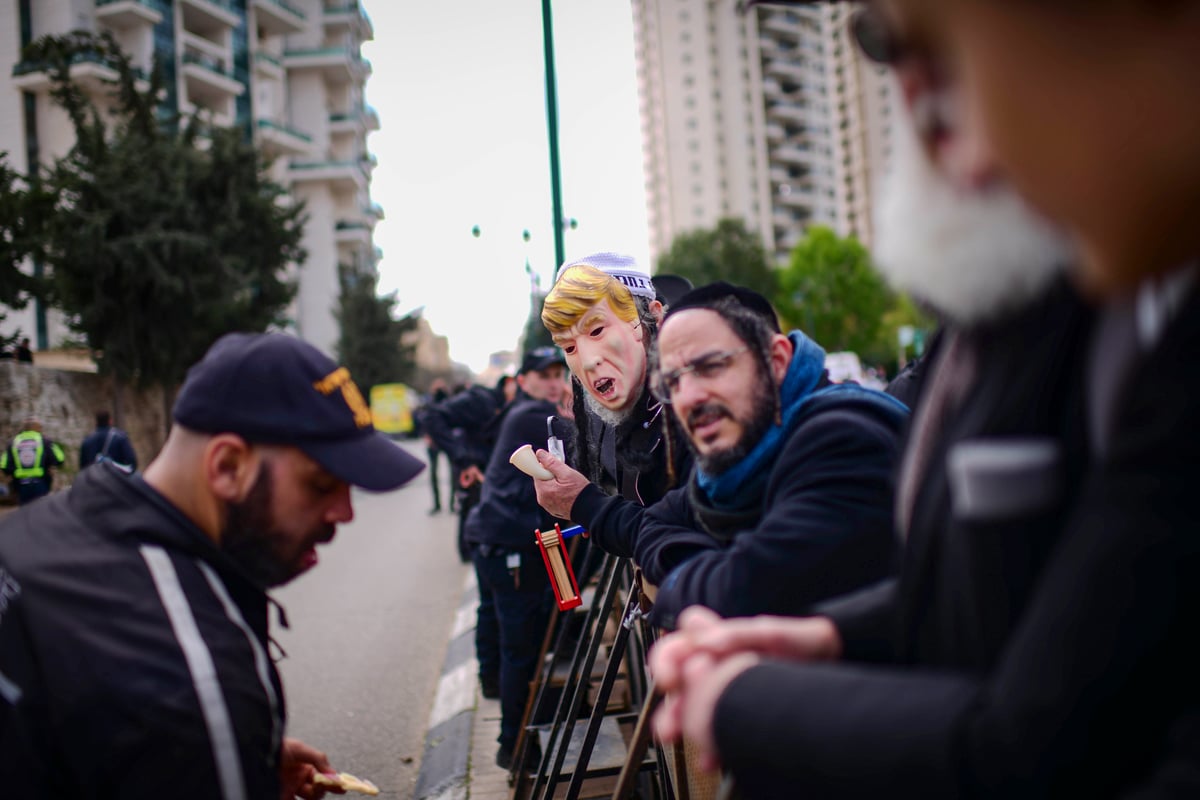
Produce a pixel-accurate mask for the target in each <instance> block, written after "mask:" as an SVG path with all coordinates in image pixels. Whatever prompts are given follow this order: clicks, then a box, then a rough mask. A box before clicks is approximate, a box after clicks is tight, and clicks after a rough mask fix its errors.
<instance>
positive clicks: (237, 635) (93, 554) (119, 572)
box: [0, 464, 285, 800]
mask: <svg viewBox="0 0 1200 800" xmlns="http://www.w3.org/2000/svg"><path fill="white" fill-rule="evenodd" d="M267 610H268V600H267V596H266V594H265V593H264V592H263V591H262V590H261V589H259V588H257V587H256V586H254V585H253V584H252V583H250V581H249V580H248V579H246V578H245V577H243V575H242V573H240V572H239V571H238V569H237V567H236V566H235V565H234V564H233V563H232V562H230V561H229V560H228V559H227V558H225V557H224V555H223V554H222V553H220V552H219V551H218V550H217V548H216V546H215V545H214V544H213V542H212V540H210V539H209V538H208V537H207V536H205V534H204V533H203V532H202V531H200V530H199V529H198V528H196V527H195V525H193V524H192V523H191V522H190V521H189V520H188V519H187V518H186V517H184V516H183V514H181V513H180V512H179V511H178V510H177V509H175V508H174V507H173V506H172V505H170V504H169V503H168V502H167V501H166V499H165V498H163V497H162V496H161V495H159V494H158V493H157V492H155V491H154V490H153V489H152V488H150V486H149V485H148V484H146V483H145V482H144V481H143V480H142V479H141V477H140V476H137V475H126V474H124V473H123V472H122V471H120V470H119V469H117V468H116V467H115V466H114V465H112V464H101V465H97V466H95V467H92V468H89V469H87V470H84V471H83V472H81V473H80V474H79V476H78V477H77V478H76V479H75V483H74V484H73V485H72V487H71V488H70V489H69V490H68V491H66V492H60V493H58V494H56V495H53V496H51V497H49V498H46V499H44V500H39V501H38V502H36V503H34V504H32V505H30V506H27V507H25V508H22V509H21V510H19V511H16V512H14V513H13V514H11V515H10V516H9V517H7V518H6V519H5V520H4V521H3V523H0V786H3V787H4V788H3V791H2V792H0V793H2V794H3V795H4V796H5V797H12V798H18V797H21V798H38V800H58V799H59V798H61V800H89V799H94V800H100V799H101V798H105V799H107V798H116V797H121V798H155V797H171V798H182V799H183V800H187V799H188V798H195V800H201V799H202V798H203V800H210V798H217V797H228V796H233V794H232V793H226V792H223V791H222V786H240V787H241V792H242V796H244V797H246V798H256V799H260V798H261V799H265V798H277V797H278V796H279V772H278V764H279V753H280V743H281V740H282V735H283V729H284V716H285V715H284V706H283V695H282V689H281V686H280V683H279V676H278V675H277V674H276V671H275V667H274V665H273V664H272V663H271V660H270V658H269V657H268V650H267ZM185 654H186V655H185Z"/></svg>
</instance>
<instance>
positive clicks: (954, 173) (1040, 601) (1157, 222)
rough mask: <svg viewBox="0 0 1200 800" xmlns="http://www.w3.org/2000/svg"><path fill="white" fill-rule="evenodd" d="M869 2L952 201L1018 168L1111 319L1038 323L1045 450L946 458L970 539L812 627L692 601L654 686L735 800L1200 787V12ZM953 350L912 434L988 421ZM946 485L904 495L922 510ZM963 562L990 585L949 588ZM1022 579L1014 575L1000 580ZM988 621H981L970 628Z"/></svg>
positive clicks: (1191, 8)
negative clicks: (1199, 629)
mask: <svg viewBox="0 0 1200 800" xmlns="http://www.w3.org/2000/svg"><path fill="white" fill-rule="evenodd" d="M868 9H869V11H868V12H867V13H868V14H869V16H868V17H866V18H859V20H860V22H861V21H863V20H864V19H865V22H866V23H869V25H868V27H866V28H864V29H863V30H860V31H859V34H860V41H862V42H863V43H864V45H866V47H865V49H867V51H868V53H871V54H872V55H874V56H875V57H877V58H881V59H883V60H886V61H888V62H889V63H891V64H892V65H893V66H894V67H895V68H896V70H897V73H898V75H899V77H900V79H901V84H902V86H903V87H904V89H905V94H906V97H907V98H908V100H909V102H910V105H911V106H912V107H913V108H914V110H915V111H916V112H917V114H916V116H917V124H918V126H919V130H920V132H921V133H922V134H924V136H923V144H925V145H926V146H927V152H928V154H929V156H930V157H931V159H932V160H933V161H934V163H935V164H936V166H937V168H938V169H939V171H940V172H941V173H942V174H943V175H945V176H946V177H947V179H948V180H949V181H950V182H951V186H952V188H953V189H954V191H955V192H957V193H959V194H960V195H961V194H970V193H978V192H980V191H986V190H989V189H993V188H995V187H996V186H998V185H1000V182H1001V181H1003V180H1011V181H1012V183H1013V184H1014V185H1015V186H1016V187H1017V188H1018V189H1019V190H1020V191H1021V192H1022V194H1024V196H1025V197H1026V198H1027V199H1028V200H1029V201H1030V202H1031V203H1032V204H1033V205H1035V206H1036V207H1037V208H1038V209H1040V210H1041V211H1043V212H1044V213H1045V214H1046V215H1047V216H1048V217H1050V218H1051V219H1053V220H1055V221H1056V222H1058V223H1059V224H1061V225H1062V226H1063V227H1064V228H1065V229H1066V230H1068V231H1069V232H1070V233H1071V235H1072V237H1073V238H1074V240H1075V242H1076V244H1077V246H1078V248H1079V252H1080V258H1079V262H1078V268H1077V269H1075V270H1073V271H1072V279H1073V282H1074V283H1075V285H1076V286H1077V287H1079V288H1080V289H1081V290H1082V291H1083V292H1084V293H1086V295H1087V297H1088V299H1089V301H1090V302H1091V304H1093V305H1094V307H1095V309H1096V313H1097V314H1098V320H1097V322H1096V325H1095V328H1094V331H1092V332H1091V333H1090V336H1091V338H1090V340H1089V341H1086V342H1085V345H1084V346H1083V347H1077V346H1073V345H1071V344H1070V343H1069V342H1070V340H1071V339H1073V338H1075V336H1074V334H1071V333H1069V328H1070V322H1069V319H1068V315H1069V312H1067V311H1063V312H1061V313H1060V314H1059V315H1057V317H1056V318H1051V319H1049V320H1042V322H1043V324H1050V325H1053V324H1055V323H1057V324H1058V325H1059V326H1060V330H1061V331H1062V332H1063V333H1065V334H1066V336H1067V338H1066V339H1059V340H1055V339H1051V340H1035V341H1030V342H1029V344H1030V346H1031V348H1034V349H1031V350H1030V352H1031V353H1036V354H1038V356H1039V359H1040V356H1041V354H1042V353H1045V352H1051V353H1053V352H1054V351H1062V352H1065V353H1066V356H1067V357H1066V358H1065V359H1063V363H1062V366H1063V367H1064V368H1065V369H1066V370H1067V371H1069V372H1071V373H1074V374H1073V375H1072V377H1070V378H1069V379H1068V381H1067V386H1066V387H1065V389H1066V390H1067V391H1068V392H1069V391H1071V390H1074V391H1076V392H1078V393H1080V394H1082V396H1083V401H1082V402H1079V403H1072V402H1070V401H1069V399H1068V401H1067V402H1065V403H1064V402H1062V401H1061V400H1052V401H1051V402H1050V403H1046V398H1044V397H1043V396H1041V393H1043V392H1045V393H1047V394H1054V393H1055V392H1056V388H1055V387H1053V386H1041V385H1037V384H1036V383H1034V384H1030V385H1029V388H1028V389H1027V392H1026V395H1025V399H1026V400H1027V401H1030V402H1031V403H1033V404H1036V405H1042V404H1047V405H1055V404H1057V405H1059V406H1060V408H1061V410H1063V411H1065V412H1066V414H1067V416H1068V420H1069V421H1067V422H1060V427H1059V430H1060V435H1059V436H1058V437H1057V441H1056V444H1057V445H1059V446H1058V447H1057V448H1054V447H1049V448H1048V447H1046V446H1045V444H1046V443H1045V442H1041V443H1039V442H1033V443H1030V442H1024V443H1021V442H1018V441H1013V440H1012V439H1011V438H1010V439H1009V441H1007V442H1005V443H1003V444H1004V445H1005V447H1003V448H1001V449H999V450H998V449H996V448H995V447H988V446H986V445H988V444H989V443H987V442H975V443H970V442H962V444H964V445H968V446H965V447H960V448H959V449H958V450H957V451H956V453H951V454H949V457H947V459H946V460H947V470H946V471H947V482H948V483H949V492H950V495H951V497H950V501H951V504H952V507H953V510H954V513H955V514H956V516H957V517H958V518H959V519H960V520H961V521H963V522H965V523H973V525H974V528H973V530H972V531H970V533H971V534H972V535H971V536H967V537H962V536H960V537H958V538H957V539H955V538H951V537H948V536H941V537H936V538H934V539H932V540H929V541H925V542H918V541H910V545H909V553H908V554H907V556H906V563H905V569H904V572H903V573H902V576H901V580H900V585H899V589H900V593H899V594H898V595H894V596H893V597H892V598H890V599H889V598H886V597H885V598H882V599H881V600H880V601H877V602H874V603H864V602H862V598H851V600H850V601H848V602H849V605H844V606H842V607H841V609H838V608H834V609H832V610H831V612H830V613H829V614H827V615H825V616H822V617H814V618H811V619H806V620H798V621H780V620H769V619H761V620H755V621H753V623H749V624H747V623H739V622H737V621H733V622H728V623H721V622H718V621H716V620H714V619H713V618H711V616H709V615H706V614H703V613H701V612H689V614H685V615H684V616H685V619H684V621H683V629H684V632H683V633H682V634H681V635H680V636H679V637H678V638H676V639H673V640H668V641H666V642H665V645H666V646H665V647H663V648H662V649H661V650H660V651H659V652H657V653H655V654H653V656H652V658H653V661H654V665H653V666H654V671H655V674H656V676H657V678H658V679H659V685H660V686H663V687H664V688H666V689H667V690H668V691H673V692H676V693H677V694H676V696H675V698H674V699H672V700H670V701H668V706H667V707H666V713H664V714H663V715H661V716H660V718H659V719H658V729H659V732H660V733H661V734H662V735H664V736H666V737H668V738H673V737H674V736H676V735H678V733H679V732H680V730H681V729H682V730H685V731H687V733H688V734H689V735H690V736H692V737H696V738H697V739H698V740H699V741H701V742H702V743H703V744H704V746H705V747H707V748H708V752H709V762H710V764H714V765H715V764H716V763H718V761H720V762H723V763H724V764H725V765H726V766H727V767H729V768H730V769H732V771H733V772H734V774H735V776H736V777H737V780H738V783H739V784H740V785H741V787H742V788H743V790H744V792H745V794H746V795H747V796H759V797H775V796H784V795H790V794H793V793H794V792H795V791H797V790H803V791H805V792H808V793H811V794H813V795H815V796H821V797H870V796H879V795H880V794H881V793H884V792H886V793H888V794H890V795H899V796H914V797H916V796H920V797H922V798H936V797H964V796H966V797H970V796H994V797H1021V798H1026V797H1067V796H1088V797H1137V798H1151V797H1189V796H1195V795H1196V794H1197V791H1200V756H1198V755H1197V754H1198V753H1200V734H1198V731H1200V725H1198V724H1197V720H1198V719H1200V715H1198V713H1197V708H1198V707H1200V690H1198V689H1197V686H1196V681H1195V677H1194V676H1195V674H1196V671H1197V668H1198V667H1200V663H1198V662H1197V656H1196V655H1195V647H1194V646H1193V641H1192V640H1193V639H1194V635H1195V631H1194V624H1193V620H1194V619H1195V618H1196V616H1197V615H1198V614H1200V542H1198V541H1197V537H1196V535H1195V520H1194V513H1193V512H1192V511H1191V503H1190V499H1191V495H1192V494H1193V493H1194V491H1195V486H1196V485H1197V484H1198V483H1200V470H1198V468H1197V466H1196V459H1195V453H1196V452H1197V450H1200V420H1198V418H1197V415H1196V414H1195V413H1194V406H1195V397H1196V396H1197V394H1198V393H1200V387H1197V386H1195V385H1193V384H1195V382H1196V380H1197V379H1196V370H1195V369H1194V361H1195V354H1196V353H1197V352H1200V292H1198V289H1197V287H1198V282H1197V279H1196V276H1195V271H1196V263H1197V260H1198V259H1200V227H1197V226H1196V224H1195V219H1196V211H1197V209H1200V145H1198V144H1197V143H1198V142H1200V85H1197V83H1196V81H1195V80H1194V76H1195V75H1196V74H1197V71H1198V70H1200V50H1198V49H1197V48H1196V46H1195V43H1196V41H1198V40H1200V5H1197V4H1196V3H1193V2H1173V3H1148V2H1147V3H1143V2H1131V3H1116V2H1111V3H1110V2H1096V3H1087V4H1079V3H1071V2H1053V1H1052V2H1044V3H1008V2H1001V0H979V2H956V1H954V0H894V1H893V2H886V3H884V2H881V3H879V4H877V5H875V6H869V7H868ZM1067 29H1069V30H1070V32H1071V33H1070V36H1068V37H1065V38H1064V37H1063V36H1062V31H1063V30H1067ZM1017 87H1020V89H1019V90H1018V89H1017ZM1130 108H1136V109H1137V111H1136V113H1130ZM1116 163H1119V167H1114V164H1116ZM1010 335H1014V336H1017V337H1020V336H1022V335H1023V332H1022V331H1019V330H1014V331H1010ZM964 343H966V342H965V341H964ZM968 344H969V343H968ZM956 349H961V348H956ZM970 349H971V348H966V350H965V352H967V353H969V351H970ZM949 355H950V354H949V353H947V354H946V355H944V356H943V357H942V359H941V360H942V361H946V362H947V363H949V364H952V365H953V367H954V368H953V369H951V370H949V372H948V373H947V372H946V370H944V369H942V365H941V364H939V365H938V366H937V368H936V369H935V372H934V374H933V377H932V378H931V380H932V383H931V384H930V385H929V386H928V387H927V388H926V390H925V396H924V398H923V400H922V407H921V408H920V409H919V410H918V415H917V420H916V423H915V427H916V428H917V430H916V431H914V441H915V442H916V443H917V444H918V445H919V443H920V442H921V440H922V438H923V437H922V435H921V431H920V428H921V427H922V421H921V417H922V416H926V417H929V418H930V419H931V420H933V422H934V424H936V423H937V422H939V421H940V420H941V419H943V418H947V415H949V416H948V418H950V419H955V418H957V423H956V424H959V425H963V426H965V425H967V424H968V422H967V421H968V419H969V417H970V416H971V415H973V414H975V413H976V411H977V409H979V408H982V410H984V411H985V412H986V405H983V406H982V407H981V399H980V398H981V396H979V395H975V394H973V393H967V394H965V395H964V393H963V389H964V388H969V387H971V386H972V385H973V384H976V383H977V382H978V380H979V379H978V378H977V377H972V373H975V375H978V370H980V369H984V368H985V362H976V363H975V364H974V365H972V362H973V361H975V359H973V358H971V357H970V356H969V355H968V356H967V357H954V358H950V357H949ZM1053 357H1054V358H1061V354H1060V353H1055V355H1054V356H1053ZM991 366H992V365H991V364H990V363H988V364H986V368H987V369H990V368H991ZM1036 369H1037V371H1041V367H1037V368H1036ZM940 373H946V375H947V377H943V375H942V374H940ZM1009 374H1011V375H1018V372H1017V371H1016V370H1015V369H1014V370H1011V371H1010V372H1009ZM1043 374H1045V373H1043ZM1059 387H1060V388H1063V387H1061V384H1059ZM1040 413H1041V412H1038V414H1040ZM1072 422H1073V423H1074V424H1075V426H1076V427H1078V428H1081V429H1082V430H1080V431H1076V432H1075V434H1074V436H1075V438H1076V440H1079V439H1082V440H1083V445H1082V448H1079V446H1078V445H1077V446H1076V447H1077V449H1083V450H1084V451H1085V453H1086V459H1087V462H1086V464H1085V465H1084V466H1083V467H1082V468H1080V467H1079V466H1078V464H1075V465H1074V466H1073V465H1072V458H1071V455H1072V451H1071V448H1070V446H1069V445H1070V441H1071V438H1070V434H1069V431H1068V429H1069V427H1070V425H1071V423H1072ZM993 444H994V443H993ZM1031 444H1032V445H1033V446H1030V445H1031ZM979 445H985V446H983V447H980V446H979ZM922 449H923V448H921V447H919V446H918V447H916V448H914V447H910V450H909V453H908V454H906V462H907V463H906V469H909V470H911V469H914V468H916V469H921V466H920V465H921V464H922V463H924V464H929V463H936V462H931V458H938V456H937V453H938V451H937V450H936V449H931V450H925V452H922ZM904 482H905V480H904V478H902V484H903V483H904ZM915 486H916V487H920V483H919V482H918V483H917V484H916V485H915ZM944 491H946V489H945V488H944V487H938V486H936V485H934V486H926V487H924V488H923V489H922V488H916V491H915V492H914V497H915V498H916V505H915V506H914V508H919V507H920V505H921V504H922V502H923V498H927V497H929V496H930V495H931V493H933V492H944ZM902 495H903V492H902ZM1064 497H1065V500H1064ZM907 507H908V506H907V505H906V504H905V502H904V500H903V498H902V499H901V501H900V504H899V506H898V512H899V514H898V516H899V518H900V521H901V525H902V526H903V525H905V524H906V517H907V524H908V525H909V526H910V527H909V529H910V530H911V532H912V535H916V533H917V532H918V527H917V526H918V525H919V523H918V517H917V516H911V515H906V514H905V510H906V508H907ZM1046 509H1051V510H1053V509H1058V510H1059V512H1060V514H1059V517H1058V520H1057V524H1055V525H1053V526H1052V527H1049V528H1046V527H1040V528H1039V529H1038V531H1037V532H1038V533H1040V534H1041V535H1040V536H1032V537H1030V536H1028V535H1027V531H1026V529H1025V517H1026V516H1027V515H1030V514H1034V515H1036V514H1039V513H1043V512H1044V511H1045V510H1046ZM1014 512H1015V513H1014ZM1000 558H1004V559H1007V560H999V559H1000ZM964 565H974V569H975V572H974V573H973V574H974V575H976V576H981V577H984V578H985V581H984V583H983V584H982V585H981V586H980V587H979V589H981V590H982V591H977V590H974V591H973V590H971V589H970V588H968V587H967V586H966V585H965V582H964V583H963V584H960V585H959V587H958V588H959V589H963V588H966V589H967V590H966V591H957V592H948V591H946V590H947V589H952V588H955V584H954V583H953V582H952V580H951V578H950V576H951V575H952V573H953V572H954V570H955V569H956V568H957V567H960V566H964ZM989 565H991V568H989ZM1010 570H1011V571H1015V575H1016V576H1017V577H1018V578H1020V580H1017V581H1011V580H1003V579H1002V578H1003V576H1004V575H1005V573H1007V572H1009V571H1010ZM922 595H924V596H925V599H922V598H921V596H922ZM981 603H983V604H985V605H982V606H981V605H980V604H981ZM956 606H957V607H958V608H961V609H963V610H962V611H960V612H956V611H955V610H954V609H955V607H956ZM906 608H907V609H908V610H909V611H917V612H918V613H917V614H915V615H913V614H910V613H906V612H905V609H906ZM981 612H982V613H981ZM997 612H999V613H997ZM871 613H873V614H874V619H875V624H871V619H872V617H871V616H870V615H871ZM980 619H985V620H990V621H991V623H992V627H991V628H990V629H987V630H973V629H972V628H970V627H968V626H967V625H968V624H975V623H976V622H977V621H978V620H980ZM964 623H966V624H964ZM897 625H899V627H896V626H897ZM889 630H890V634H889V633H888V631H889ZM880 633H882V634H883V635H882V636H881V635H879V634H880ZM897 645H898V646H899V647H897ZM972 655H973V656H974V659H975V660H974V661H972V660H970V657H971V656H972ZM763 658H767V659H770V658H783V659H787V660H792V661H806V662H830V661H836V660H845V661H856V662H858V664H850V663H844V664H830V663H824V664H820V663H810V664H807V665H805V666H802V667H801V666H796V665H793V664H782V663H779V662H774V663H772V662H770V661H767V662H766V663H761V664H760V663H758V662H759V660H760V659H763ZM955 658H958V659H960V663H954V661H953V659H955ZM872 662H873V663H872ZM768 705H769V710H768ZM735 709H742V711H741V712H738V711H737V710H735Z"/></svg>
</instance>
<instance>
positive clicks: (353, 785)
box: [313, 772, 379, 795]
mask: <svg viewBox="0 0 1200 800" xmlns="http://www.w3.org/2000/svg"><path fill="white" fill-rule="evenodd" d="M313 783H315V784H317V785H318V786H337V787H340V788H342V789H345V790H346V791H347V792H358V793H359V794H370V795H376V794H379V787H378V786H376V785H375V784H373V783H371V782H370V781H365V780H363V779H362V778H356V777H354V776H353V775H351V774H350V773H349V772H339V773H338V774H337V775H333V776H330V775H323V774H321V773H320V772H318V773H317V775H316V777H315V778H313Z"/></svg>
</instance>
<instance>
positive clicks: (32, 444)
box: [0, 417, 67, 505]
mask: <svg viewBox="0 0 1200 800" xmlns="http://www.w3.org/2000/svg"><path fill="white" fill-rule="evenodd" d="M66 461H67V457H66V454H65V453H64V452H63V449H62V447H61V446H60V445H59V444H58V443H57V442H54V441H52V440H50V439H47V438H46V437H45V436H43V435H42V423H41V422H40V421H38V420H37V418H35V417H30V418H29V419H27V420H25V423H24V424H23V425H22V427H21V432H20V433H18V434H17V435H16V436H14V437H13V440H12V441H11V442H9V445H8V447H7V448H6V449H5V451H4V452H3V453H0V471H2V472H4V474H6V475H8V476H9V477H10V478H12V479H13V481H14V482H15V483H16V485H17V499H18V500H19V501H20V503H21V505H25V504H26V503H29V502H32V501H34V500H36V499H37V498H39V497H44V496H45V495H48V494H50V487H51V485H52V484H53V482H54V476H53V475H52V474H51V472H50V470H51V468H52V467H61V466H62V465H63V464H65V463H66Z"/></svg>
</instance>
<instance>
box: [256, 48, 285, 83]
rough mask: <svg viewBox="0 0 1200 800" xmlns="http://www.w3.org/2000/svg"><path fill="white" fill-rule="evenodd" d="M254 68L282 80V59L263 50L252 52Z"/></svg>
mask: <svg viewBox="0 0 1200 800" xmlns="http://www.w3.org/2000/svg"><path fill="white" fill-rule="evenodd" d="M254 69H255V70H257V71H258V72H260V73H262V74H263V75H267V76H269V77H272V78H276V79H278V80H283V59H281V58H280V57H279V56H275V55H271V54H270V53H268V52H266V51H265V50H258V51H257V52H255V53H254Z"/></svg>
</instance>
